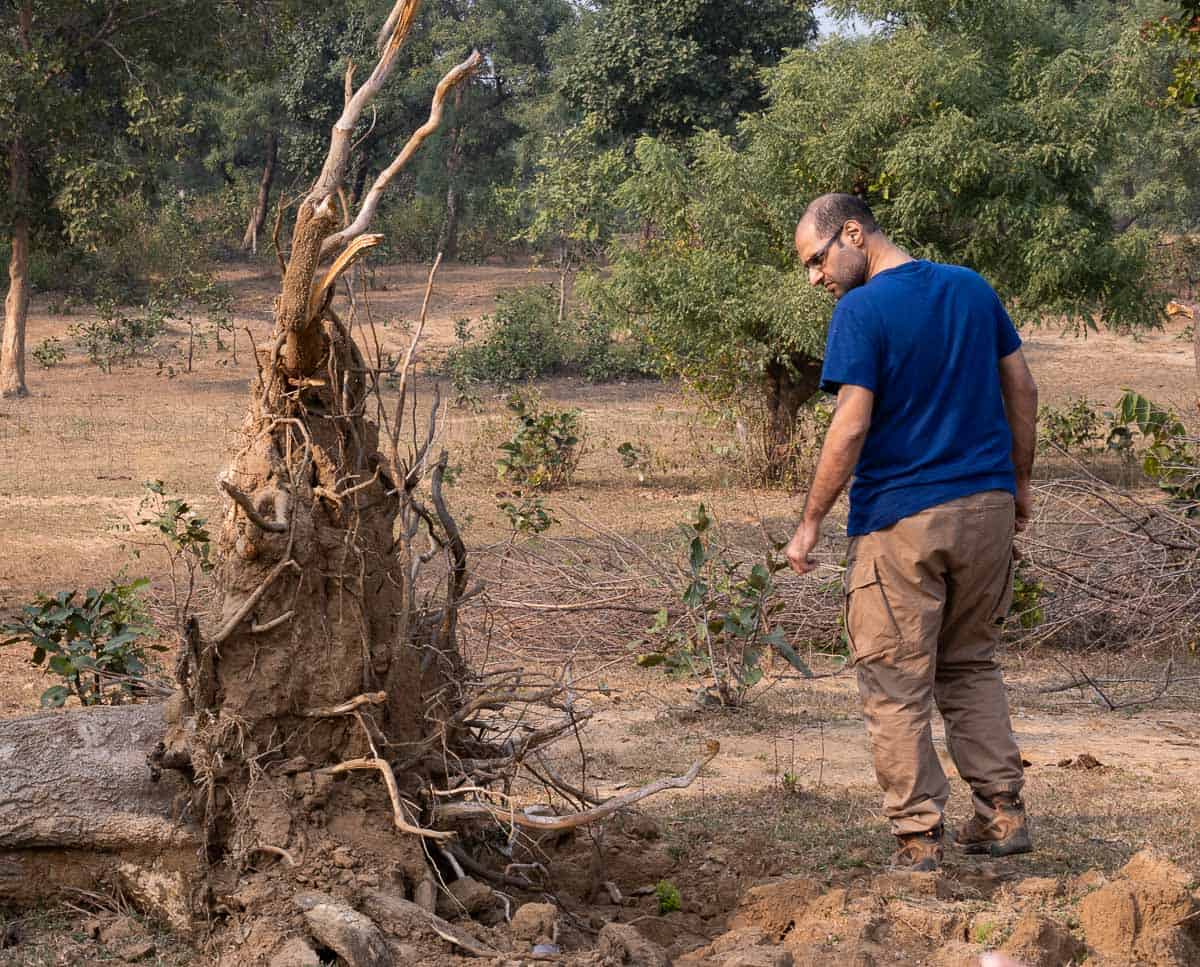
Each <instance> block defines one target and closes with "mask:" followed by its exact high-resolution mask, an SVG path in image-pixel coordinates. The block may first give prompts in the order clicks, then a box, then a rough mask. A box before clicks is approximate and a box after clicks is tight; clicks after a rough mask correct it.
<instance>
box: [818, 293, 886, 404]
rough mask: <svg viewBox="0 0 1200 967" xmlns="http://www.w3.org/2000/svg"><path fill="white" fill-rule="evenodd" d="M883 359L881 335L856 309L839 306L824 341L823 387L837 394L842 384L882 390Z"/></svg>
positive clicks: (876, 390)
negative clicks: (880, 385)
mask: <svg viewBox="0 0 1200 967" xmlns="http://www.w3.org/2000/svg"><path fill="white" fill-rule="evenodd" d="M881 369H882V360H881V353H880V345H879V334H878V332H876V330H875V327H874V326H872V325H870V324H869V323H867V322H866V321H865V320H863V319H862V317H860V316H859V315H857V314H856V313H855V312H854V311H853V310H851V309H847V308H844V307H843V306H841V305H839V306H837V307H836V308H835V309H834V310H833V318H832V319H831V320H830V321H829V335H828V336H827V337H826V340H825V362H824V365H823V366H822V367H821V389H823V390H824V391H825V392H826V393H836V392H837V391H838V390H839V389H841V388H842V387H843V386H845V385H847V384H849V385H850V386H861V387H862V388H863V389H869V390H870V391H871V392H872V393H876V392H878V391H879V381H880V379H879V378H880V373H881Z"/></svg>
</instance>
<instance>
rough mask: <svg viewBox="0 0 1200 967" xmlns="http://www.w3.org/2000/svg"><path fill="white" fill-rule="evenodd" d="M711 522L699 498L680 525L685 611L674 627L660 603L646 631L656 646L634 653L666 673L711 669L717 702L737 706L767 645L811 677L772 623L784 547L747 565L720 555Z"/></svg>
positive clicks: (754, 680) (758, 675)
mask: <svg viewBox="0 0 1200 967" xmlns="http://www.w3.org/2000/svg"><path fill="white" fill-rule="evenodd" d="M711 527H712V519H711V518H710V517H709V516H708V511H707V510H706V509H705V507H704V505H703V504H701V505H700V507H699V509H698V510H697V512H696V516H695V518H694V519H693V520H691V521H688V523H687V524H686V525H685V526H684V533H685V535H687V537H688V555H687V572H686V573H687V574H688V576H689V582H688V586H687V588H686V589H685V590H684V592H683V594H682V596H681V600H682V602H683V605H684V607H685V609H686V613H685V615H684V617H683V618H682V619H681V620H680V621H678V622H676V624H675V625H672V624H671V622H670V619H669V614H668V611H667V609H666V608H664V609H663V610H661V611H660V612H659V613H658V615H657V617H656V618H655V621H654V625H653V626H652V627H651V628H650V634H651V635H654V636H658V637H659V638H660V640H661V641H662V646H661V647H660V649H659V650H658V651H656V652H651V653H650V654H646V655H642V656H640V657H639V658H638V659H637V663H638V664H639V665H640V666H642V667H643V668H649V667H653V666H655V665H663V666H665V667H666V668H667V670H669V671H681V672H687V673H690V674H693V675H697V676H705V675H710V676H711V677H712V679H713V686H714V687H715V690H716V697H717V699H718V700H719V702H720V704H721V705H724V706H735V707H736V706H739V705H742V704H744V703H745V701H746V697H747V695H748V693H749V692H750V690H751V689H752V688H753V687H754V686H755V685H757V684H758V683H759V681H761V679H762V676H763V669H762V665H761V658H762V654H763V652H764V650H766V649H767V648H770V649H773V650H774V651H776V652H778V653H779V654H780V655H782V656H783V658H784V659H785V660H786V661H787V662H788V663H789V664H790V665H792V666H793V667H794V668H795V669H796V670H797V671H799V672H800V673H801V674H802V675H804V676H805V677H812V671H811V669H809V667H808V665H807V664H805V662H804V661H803V660H802V659H801V658H800V656H799V655H797V654H796V652H795V650H794V649H793V648H792V646H791V645H790V644H789V643H788V641H787V638H786V636H785V635H784V633H783V629H782V628H780V627H779V626H778V625H775V626H774V627H772V617H773V616H774V615H775V614H776V613H777V612H778V611H779V610H780V609H781V608H782V607H783V602H782V601H779V600H778V599H777V597H776V594H775V575H776V574H777V573H779V571H781V570H783V569H784V568H786V567H787V566H788V565H787V561H786V560H784V559H782V558H781V557H779V556H777V552H778V551H779V550H781V549H782V547H783V545H782V544H780V545H778V546H777V547H774V548H772V549H771V550H770V551H768V553H767V555H766V558H765V560H764V561H762V562H761V563H758V564H754V565H753V566H752V567H750V568H749V569H747V568H746V566H745V564H743V563H742V562H740V561H730V560H728V559H726V558H725V557H724V556H723V555H722V553H721V549H720V547H718V545H717V542H716V540H715V539H714V537H713V535H712V533H711V532H710V530H711Z"/></svg>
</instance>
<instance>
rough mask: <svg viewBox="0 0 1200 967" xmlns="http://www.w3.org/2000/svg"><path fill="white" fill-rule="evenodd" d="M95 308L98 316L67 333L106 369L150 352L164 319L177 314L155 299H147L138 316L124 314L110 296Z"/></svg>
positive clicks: (96, 362) (156, 340)
mask: <svg viewBox="0 0 1200 967" xmlns="http://www.w3.org/2000/svg"><path fill="white" fill-rule="evenodd" d="M96 308H97V310H98V311H99V313H100V318H99V319H97V320H94V321H89V322H80V323H76V324H75V325H73V326H71V327H70V328H69V329H68V330H67V334H68V335H69V336H70V337H71V338H72V339H74V340H75V343H76V345H77V346H78V347H79V348H80V349H81V350H83V351H84V352H85V353H87V357H88V360H89V361H90V362H92V363H94V364H95V365H96V366H99V367H100V369H101V370H102V371H103V372H105V373H111V372H112V367H113V364H114V363H128V362H132V361H133V360H134V359H136V358H137V357H139V356H143V355H145V354H147V353H149V352H150V351H151V350H152V349H153V348H154V347H155V345H156V344H157V342H158V339H159V337H160V336H162V334H163V333H165V332H166V331H167V320H168V319H173V318H177V317H176V316H175V315H174V313H173V311H172V310H171V309H170V308H169V307H168V306H167V305H165V304H164V303H162V302H159V301H157V300H155V299H151V300H150V301H149V302H147V303H146V305H145V306H144V307H143V308H144V314H143V315H140V316H130V315H126V314H125V312H124V310H123V309H122V308H121V307H119V306H118V305H117V304H116V302H115V301H114V300H112V299H102V300H101V301H100V302H98V303H97V305H96Z"/></svg>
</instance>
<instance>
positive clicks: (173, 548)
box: [133, 480, 213, 624]
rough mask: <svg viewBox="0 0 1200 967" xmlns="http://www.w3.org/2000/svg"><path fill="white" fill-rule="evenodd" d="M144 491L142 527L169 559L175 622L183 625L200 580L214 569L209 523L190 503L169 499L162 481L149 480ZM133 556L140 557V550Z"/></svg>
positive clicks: (140, 508)
mask: <svg viewBox="0 0 1200 967" xmlns="http://www.w3.org/2000/svg"><path fill="white" fill-rule="evenodd" d="M142 487H143V488H144V490H145V495H144V496H143V497H142V501H141V503H140V504H139V505H138V510H139V513H140V514H141V517H140V518H139V519H138V524H139V525H140V526H142V527H145V528H147V529H148V530H150V531H151V532H152V533H153V534H154V535H155V536H156V537H157V539H158V541H159V544H160V546H161V548H162V550H163V551H164V552H165V554H166V556H167V561H168V564H169V567H170V570H169V572H168V573H169V576H170V579H171V600H172V604H173V606H174V610H175V621H176V624H180V623H182V621H183V619H184V616H185V615H186V614H187V613H188V609H189V607H190V605H191V602H192V596H193V595H194V594H195V591H196V584H197V582H198V581H199V579H200V576H201V575H204V574H208V573H209V572H210V571H211V570H212V567H213V564H212V557H211V548H212V539H211V537H210V535H209V533H208V521H207V520H206V519H205V518H203V517H201V516H200V515H199V514H197V513H196V512H195V511H194V510H193V509H192V507H191V505H189V504H188V503H187V501H185V500H183V499H181V498H179V497H169V496H168V495H167V487H166V484H164V483H163V482H162V481H161V480H147V481H146V482H145V483H143V484H142ZM133 554H134V557H138V556H140V552H139V551H138V550H136V549H135V550H134V552H133ZM181 568H182V571H183V576H182V578H183V579H182V581H181V575H180V573H179V572H180V569H181ZM181 584H182V587H181Z"/></svg>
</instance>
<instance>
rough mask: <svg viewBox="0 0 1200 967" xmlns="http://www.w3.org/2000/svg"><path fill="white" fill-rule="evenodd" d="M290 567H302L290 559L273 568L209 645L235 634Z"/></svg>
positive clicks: (210, 640)
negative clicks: (268, 589) (260, 600)
mask: <svg viewBox="0 0 1200 967" xmlns="http://www.w3.org/2000/svg"><path fill="white" fill-rule="evenodd" d="M289 567H294V568H295V569H296V570H297V571H299V570H300V565H299V564H297V563H296V562H295V561H293V560H292V559H291V558H290V557H289V558H288V559H287V560H286V561H280V562H279V563H278V564H276V565H275V566H274V567H273V568H271V571H270V573H269V574H268V575H267V576H266V577H265V578H263V582H262V584H260V585H259V586H258V587H257V588H255V589H254V593H253V594H252V595H250V597H248V598H247V599H246V601H245V603H244V604H243V605H242V606H241V607H240V608H238V610H237V614H235V615H234V616H233V617H232V618H230V619H229V620H228V621H226V622H225V624H224V625H222V626H221V630H220V631H218V632H217V633H216V634H215V635H214V636H213V637H212V638H210V639H209V643H210V644H213V645H219V644H221V642H223V641H224V640H225V639H226V638H228V637H229V636H230V635H231V634H233V632H234V630H235V629H236V628H237V626H238V625H240V624H241V623H242V622H243V621H245V620H246V616H247V615H248V614H249V613H250V612H251V611H253V610H254V606H255V605H256V604H258V602H259V599H261V598H262V596H263V595H264V594H265V593H266V590H267V588H269V587H270V586H271V585H272V584H274V583H275V579H276V578H278V577H279V575H281V574H282V573H283V572H284V571H286V570H287V569H288V568H289Z"/></svg>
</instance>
